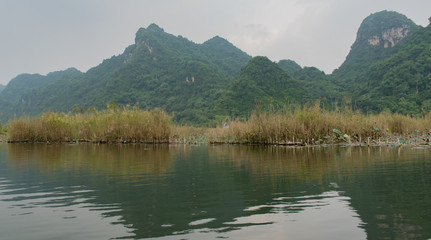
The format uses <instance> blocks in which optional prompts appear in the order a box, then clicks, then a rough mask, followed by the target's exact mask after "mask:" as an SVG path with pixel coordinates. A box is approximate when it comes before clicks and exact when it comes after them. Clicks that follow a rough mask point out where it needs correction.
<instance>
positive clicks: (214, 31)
mask: <svg viewBox="0 0 431 240" xmlns="http://www.w3.org/2000/svg"><path fill="white" fill-rule="evenodd" d="M382 10H392V11H397V12H400V13H402V14H405V15H406V16H407V17H409V18H410V19H412V20H413V21H414V22H415V23H416V24H419V25H422V26H426V25H428V18H429V17H430V16H431V11H430V10H431V1H430V0H211V1H210V0H121V1H120V0H37V1H36V0H0V39H1V40H0V41H1V44H0V66H1V68H0V69H1V70H0V83H2V84H5V83H7V82H8V81H9V80H10V79H12V78H14V77H15V76H17V75H18V74H20V73H40V74H46V73H48V72H52V71H57V70H63V69H66V68H69V67H76V68H78V69H79V70H81V71H87V70H88V69H89V68H91V67H94V66H96V65H98V64H99V63H101V62H102V60H103V59H106V58H110V57H111V56H113V55H118V54H121V53H122V52H123V50H124V49H125V48H126V47H127V46H128V45H131V44H133V43H134V38H135V33H136V31H137V30H138V29H139V28H140V27H145V28H146V27H147V26H148V25H149V24H151V23H156V24H157V25H159V26H160V27H162V28H164V30H165V31H166V32H168V33H172V34H174V35H182V36H184V37H186V38H188V39H189V40H191V41H193V42H196V43H202V42H204V41H206V40H208V39H210V38H212V37H213V36H215V35H219V36H221V37H223V38H226V39H227V40H229V41H230V42H232V43H233V44H234V45H235V46H237V47H239V48H240V49H242V50H243V51H245V52H246V53H248V54H250V55H251V56H257V55H264V56H268V57H269V58H270V59H271V60H273V61H278V60H281V59H292V60H295V61H296V62H297V63H299V64H300V65H301V66H315V67H318V68H319V69H322V70H324V71H325V72H326V73H331V72H332V70H334V69H335V68H337V67H339V66H340V65H341V63H342V62H343V61H344V59H345V57H346V55H347V54H348V52H349V50H350V46H351V45H352V44H353V42H354V40H355V38H356V31H357V29H358V27H359V25H360V24H361V22H362V20H363V19H364V18H365V17H367V16H368V15H370V14H371V13H374V12H378V11H382Z"/></svg>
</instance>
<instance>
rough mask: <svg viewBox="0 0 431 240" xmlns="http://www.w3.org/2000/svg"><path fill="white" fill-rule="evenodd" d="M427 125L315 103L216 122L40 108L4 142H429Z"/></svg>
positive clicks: (126, 110) (127, 111)
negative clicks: (178, 122)
mask: <svg viewBox="0 0 431 240" xmlns="http://www.w3.org/2000/svg"><path fill="white" fill-rule="evenodd" d="M430 130H431V114H428V115H426V116H423V117H418V118H415V117H410V116H405V115H400V114H390V113H381V114H378V115H365V114H362V113H360V112H357V111H352V110H351V109H343V110H334V111H327V110H323V109H321V108H320V107H319V104H316V105H314V106H304V107H301V108H296V109H294V110H288V111H279V112H261V113H254V114H252V115H251V116H250V117H249V119H248V120H246V121H242V120H238V119H236V120H233V121H230V122H228V123H227V124H223V126H219V127H216V128H203V127H191V126H179V125H174V124H172V123H171V120H170V117H169V115H168V114H167V113H165V112H164V111H161V110H159V109H153V110H141V109H139V108H136V107H134V108H130V107H122V108H118V107H116V108H109V109H107V110H102V111H96V110H93V111H90V112H87V113H76V114H73V113H53V112H46V113H44V114H42V115H40V116H38V117H34V118H28V117H22V118H17V119H13V120H12V121H10V122H9V123H8V124H7V134H8V141H10V142H16V141H28V142H70V141H89V142H100V143H168V142H169V143H186V144H198V143H222V144H279V145H306V144H337V143H343V144H363V143H364V144H369V145H372V144H397V145H402V144H413V145H429V140H430V135H431V132H430Z"/></svg>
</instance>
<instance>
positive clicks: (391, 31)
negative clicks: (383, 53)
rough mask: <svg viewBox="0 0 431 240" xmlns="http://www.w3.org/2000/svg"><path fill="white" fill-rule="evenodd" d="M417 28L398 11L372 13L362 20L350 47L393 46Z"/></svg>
mask: <svg viewBox="0 0 431 240" xmlns="http://www.w3.org/2000/svg"><path fill="white" fill-rule="evenodd" d="M417 28H418V26H417V25H416V24H415V23H414V22H413V21H411V20H410V19H408V18H407V17H406V16H404V15H402V14H400V13H397V12H389V11H382V12H378V13H374V14H371V15H370V16H368V17H367V18H366V19H364V21H363V22H362V24H361V26H360V28H359V30H358V35H357V38H356V41H355V43H354V44H353V46H352V48H354V47H356V46H358V45H362V46H364V45H365V46H372V47H379V46H380V47H384V48H390V47H394V46H395V45H397V44H398V43H399V42H401V41H402V40H403V39H405V38H406V37H408V36H410V35H411V34H412V33H413V32H414V31H416V30H417Z"/></svg>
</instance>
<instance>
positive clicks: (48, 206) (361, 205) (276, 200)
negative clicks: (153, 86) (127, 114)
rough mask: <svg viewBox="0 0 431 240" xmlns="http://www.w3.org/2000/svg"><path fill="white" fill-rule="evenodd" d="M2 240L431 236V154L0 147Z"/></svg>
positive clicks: (411, 151)
mask: <svg viewBox="0 0 431 240" xmlns="http://www.w3.org/2000/svg"><path fill="white" fill-rule="evenodd" d="M0 238H1V239H144V238H152V239H331V240H333V239H430V238H431V150H429V149H398V148H389V147H381V148H380V147H373V148H367V147H314V148H284V147H251V146H183V145H173V146H172V145H171V146H167V145H157V146H152V145H136V146H134V145H86V144H81V145H35V144H3V145H0Z"/></svg>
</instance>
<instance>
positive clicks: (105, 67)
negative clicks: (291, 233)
mask: <svg viewBox="0 0 431 240" xmlns="http://www.w3.org/2000/svg"><path fill="white" fill-rule="evenodd" d="M430 42H431V35H430V26H428V27H421V26H417V25H416V24H415V23H414V22H413V21H411V20H410V19H408V18H407V17H406V16H404V15H402V14H399V13H396V12H391V11H382V12H378V13H374V14H371V15H370V16H368V17H367V18H366V19H364V21H363V22H362V24H361V25H360V27H359V29H358V32H357V37H356V40H355V42H354V43H353V45H352V47H351V51H350V52H349V54H348V55H347V57H346V60H345V61H344V63H343V64H342V65H341V66H340V67H339V68H338V69H337V70H335V71H334V72H333V73H332V74H329V75H328V74H325V73H324V72H323V71H320V70H319V69H317V68H315V67H301V66H300V65H299V64H297V63H296V62H295V61H293V60H281V61H279V62H278V63H276V62H272V61H271V60H269V59H268V58H267V57H263V56H259V57H253V58H252V57H251V56H249V55H247V54H246V53H245V52H243V51H242V50H240V49H238V48H237V47H235V46H234V45H233V44H231V43H230V42H229V41H227V40H226V39H223V38H222V37H219V36H215V37H213V38H211V39H209V40H208V41H206V42H204V43H202V44H197V43H194V42H192V41H190V40H188V39H186V38H184V37H182V36H174V35H172V34H169V33H166V32H165V31H164V30H163V29H162V28H161V27H159V26H157V25H156V24H151V25H149V26H148V27H147V28H141V29H139V30H138V31H137V33H136V36H135V41H134V43H133V44H132V45H130V46H128V47H127V48H126V49H125V50H124V52H123V53H122V54H120V55H117V56H112V57H111V58H109V59H106V60H104V61H103V62H102V63H101V64H99V65H98V66H95V67H93V68H91V69H90V70H88V71H87V72H85V73H81V72H79V71H78V70H76V69H73V68H71V69H67V70H65V71H59V72H54V73H50V74H48V75H46V76H42V75H38V74H22V75H19V76H17V77H16V78H15V79H13V80H11V81H10V83H9V84H8V85H7V86H6V87H5V89H4V90H3V91H2V92H0V120H1V121H3V122H6V121H7V120H8V119H9V118H11V117H13V116H14V115H15V114H16V115H17V116H20V115H30V116H32V115H37V114H40V113H42V112H43V111H46V110H48V109H50V110H53V111H64V112H68V111H71V110H72V108H73V109H75V110H76V109H80V110H85V109H88V108H92V107H95V108H98V109H102V108H106V106H107V105H109V104H112V103H116V104H118V105H120V106H121V105H135V104H139V107H141V108H156V107H157V108H161V109H163V110H165V111H167V112H168V113H169V114H171V115H172V116H173V121H175V122H176V123H179V124H194V125H214V124H216V123H220V122H221V121H224V120H225V119H227V118H228V117H247V116H248V115H249V114H250V113H251V112H252V111H255V110H256V109H259V110H268V109H275V110H277V109H281V108H283V107H285V106H286V104H299V105H301V104H308V103H314V102H316V101H320V103H321V105H322V106H324V107H325V108H334V107H337V106H338V105H340V104H343V103H344V102H349V103H350V102H351V103H352V105H353V107H354V108H357V109H359V110H361V111H363V112H367V113H378V112H381V111H390V112H398V113H403V114H410V115H422V114H426V113H428V112H429V111H431V90H430V89H431V75H430V72H431V70H430V67H431V62H430V61H431V58H430V56H431V53H430V49H431V43H430Z"/></svg>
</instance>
